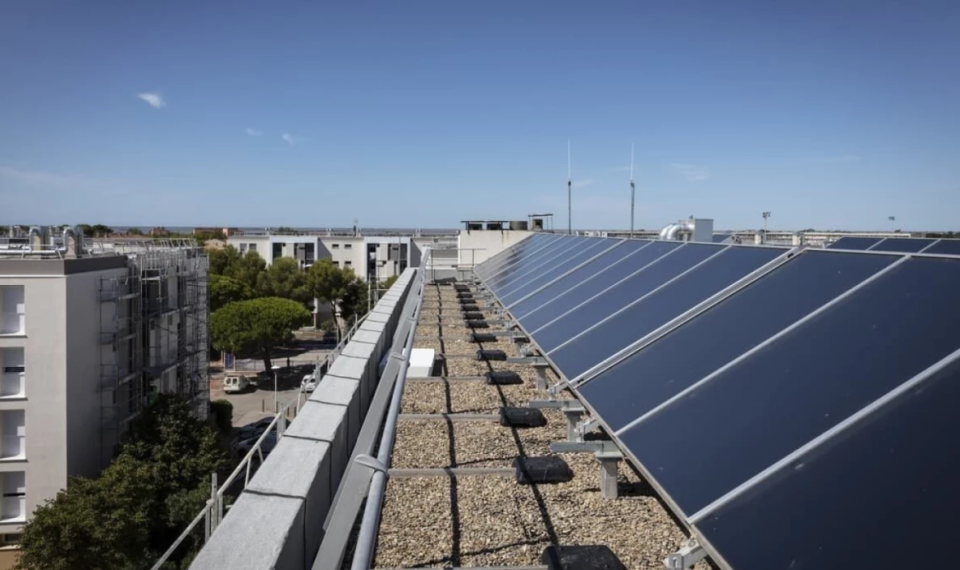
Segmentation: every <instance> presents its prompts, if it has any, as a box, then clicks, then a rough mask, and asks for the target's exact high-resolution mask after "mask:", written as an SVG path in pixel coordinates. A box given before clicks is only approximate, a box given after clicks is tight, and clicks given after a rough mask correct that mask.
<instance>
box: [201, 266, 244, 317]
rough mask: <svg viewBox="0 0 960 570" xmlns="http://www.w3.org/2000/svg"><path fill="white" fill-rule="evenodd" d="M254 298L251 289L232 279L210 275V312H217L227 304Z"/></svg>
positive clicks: (214, 274)
mask: <svg viewBox="0 0 960 570" xmlns="http://www.w3.org/2000/svg"><path fill="white" fill-rule="evenodd" d="M253 296H254V293H253V289H251V288H250V287H248V286H247V285H246V283H241V282H240V281H237V280H236V279H233V278H232V277H227V276H226V275H219V274H216V273H212V274H211V275H210V311H211V312H213V311H217V310H219V309H220V308H221V307H223V306H224V305H226V304H228V303H236V302H237V301H246V300H247V299H252V298H253Z"/></svg>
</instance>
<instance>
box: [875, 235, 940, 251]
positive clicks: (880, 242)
mask: <svg viewBox="0 0 960 570" xmlns="http://www.w3.org/2000/svg"><path fill="white" fill-rule="evenodd" d="M891 239H895V240H906V241H910V240H914V239H916V240H924V239H932V240H933V241H932V242H930V243H928V244H927V245H925V246H923V247H922V248H920V249H919V250H917V251H915V252H913V251H902V252H898V251H895V252H891V251H886V253H920V252H922V251H923V250H925V249H927V248H930V247H933V244H935V243H937V242H938V241H940V239H939V238H914V237H896V238H889V237H886V238H883V239H881V240H880V241H878V242H877V243H875V244H873V245H871V246H870V247H868V248H867V249H865V250H864V251H885V250H883V249H877V246H878V245H880V244H882V243H883V242H885V241H887V240H891Z"/></svg>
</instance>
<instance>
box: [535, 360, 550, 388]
mask: <svg viewBox="0 0 960 570" xmlns="http://www.w3.org/2000/svg"><path fill="white" fill-rule="evenodd" d="M547 368H548V365H547V364H546V363H544V364H534V365H533V371H534V372H536V373H537V390H546V389H547Z"/></svg>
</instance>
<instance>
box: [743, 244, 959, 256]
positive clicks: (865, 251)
mask: <svg viewBox="0 0 960 570" xmlns="http://www.w3.org/2000/svg"><path fill="white" fill-rule="evenodd" d="M930 245H931V246H932V245H933V244H930ZM753 247H760V246H753ZM807 249H823V250H825V251H826V250H827V248H820V247H811V248H807ZM924 249H926V248H924ZM829 251H830V253H854V254H867V255H893V256H897V255H904V256H911V257H930V258H937V259H960V254H954V253H920V252H919V251H918V252H909V251H877V250H870V249H831V250H829Z"/></svg>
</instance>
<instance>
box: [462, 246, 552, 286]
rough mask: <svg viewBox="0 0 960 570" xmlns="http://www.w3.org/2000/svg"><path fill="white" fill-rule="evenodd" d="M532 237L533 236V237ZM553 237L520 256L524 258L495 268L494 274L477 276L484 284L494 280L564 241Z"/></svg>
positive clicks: (512, 260)
mask: <svg viewBox="0 0 960 570" xmlns="http://www.w3.org/2000/svg"><path fill="white" fill-rule="evenodd" d="M531 237H532V236H531ZM552 237H554V238H555V239H547V240H544V242H543V243H541V244H539V245H535V246H533V249H531V250H529V251H525V252H523V253H521V254H520V255H522V257H518V258H516V259H511V260H509V261H506V262H504V263H503V264H502V265H500V266H499V267H495V268H494V271H493V273H490V274H489V275H486V276H482V275H480V274H479V273H477V274H476V275H477V277H479V278H480V279H481V280H483V281H484V282H486V281H487V280H490V279H493V278H494V277H496V276H497V275H500V274H501V273H503V272H504V271H506V270H507V269H509V268H511V267H513V266H514V265H516V264H517V263H519V262H521V261H523V260H524V259H526V258H527V257H529V256H531V255H534V254H536V253H538V252H540V251H542V250H544V249H546V248H547V247H549V246H551V245H553V244H555V243H557V241H558V240H560V239H562V238H563V237H564V236H562V235H554V236H552ZM521 243H523V242H521ZM517 245H519V244H517ZM474 273H476V272H474Z"/></svg>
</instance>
